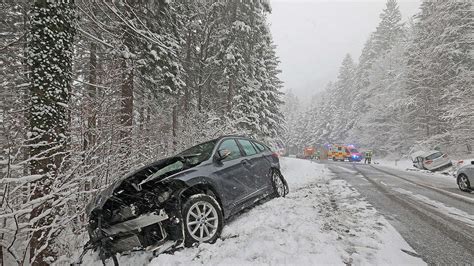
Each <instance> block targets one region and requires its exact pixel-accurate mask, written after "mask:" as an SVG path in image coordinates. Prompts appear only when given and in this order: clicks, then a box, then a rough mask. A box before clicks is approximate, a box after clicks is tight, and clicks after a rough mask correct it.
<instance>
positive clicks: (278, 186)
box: [271, 169, 289, 197]
mask: <svg viewBox="0 0 474 266" xmlns="http://www.w3.org/2000/svg"><path fill="white" fill-rule="evenodd" d="M271 178H272V185H273V191H274V194H273V195H274V196H275V197H285V196H286V194H288V190H289V189H288V184H287V183H286V180H285V178H284V177H283V175H282V174H281V173H280V171H278V170H276V169H272V170H271Z"/></svg>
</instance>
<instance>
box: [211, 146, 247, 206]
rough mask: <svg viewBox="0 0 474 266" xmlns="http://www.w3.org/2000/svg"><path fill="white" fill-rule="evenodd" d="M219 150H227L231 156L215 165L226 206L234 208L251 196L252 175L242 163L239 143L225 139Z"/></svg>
mask: <svg viewBox="0 0 474 266" xmlns="http://www.w3.org/2000/svg"><path fill="white" fill-rule="evenodd" d="M219 150H227V151H229V152H230V155H229V156H228V157H227V158H225V159H223V160H222V161H220V162H216V163H215V165H216V166H215V167H216V170H215V172H214V175H215V179H216V182H217V183H218V184H219V188H220V190H221V194H222V197H224V201H225V203H224V204H225V205H227V207H230V208H233V207H235V206H236V205H238V204H239V203H241V202H242V201H244V200H245V198H247V197H248V196H249V194H250V193H251V192H252V190H251V188H252V186H253V185H252V184H249V178H250V177H249V176H250V173H249V170H248V169H247V168H246V167H244V164H243V163H242V160H243V159H244V158H243V153H242V151H241V149H240V147H239V146H238V145H237V142H236V141H235V140H234V139H224V140H223V141H222V142H221V143H220V144H219V146H218V148H217V151H219Z"/></svg>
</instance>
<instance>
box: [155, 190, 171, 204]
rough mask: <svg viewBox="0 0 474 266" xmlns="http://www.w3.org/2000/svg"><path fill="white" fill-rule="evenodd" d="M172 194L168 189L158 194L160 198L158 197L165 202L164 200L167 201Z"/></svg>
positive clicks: (159, 200) (161, 201) (160, 201)
mask: <svg viewBox="0 0 474 266" xmlns="http://www.w3.org/2000/svg"><path fill="white" fill-rule="evenodd" d="M170 195H171V194H170V193H169V192H168V191H165V192H162V193H160V195H158V198H157V199H158V202H159V203H163V202H165V201H167V200H168V199H169V198H170Z"/></svg>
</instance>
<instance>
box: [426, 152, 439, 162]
mask: <svg viewBox="0 0 474 266" xmlns="http://www.w3.org/2000/svg"><path fill="white" fill-rule="evenodd" d="M441 156H443V153H442V152H435V153H433V154H431V155H428V156H426V160H433V159H436V158H439V157H441Z"/></svg>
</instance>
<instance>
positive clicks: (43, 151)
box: [28, 0, 75, 265]
mask: <svg viewBox="0 0 474 266" xmlns="http://www.w3.org/2000/svg"><path fill="white" fill-rule="evenodd" d="M73 7H74V3H73V1H59V2H58V1H47V0H36V1H34V3H33V7H32V12H31V14H32V19H31V20H30V21H31V28H30V38H29V40H28V42H29V54H28V58H29V60H28V62H29V66H30V70H31V74H30V77H31V78H30V80H31V87H30V94H31V102H32V105H31V107H30V110H29V116H28V117H29V121H30V131H31V135H32V136H33V137H34V139H33V140H32V141H30V144H31V150H30V158H31V159H32V160H31V163H30V168H31V174H33V175H41V176H42V178H40V179H39V180H37V181H35V182H33V184H32V186H33V193H32V195H31V199H30V200H38V202H39V203H40V204H38V205H36V207H35V208H34V209H33V211H32V212H31V216H30V222H31V223H32V230H33V233H32V236H31V241H30V263H31V264H32V265H47V264H49V262H53V261H54V259H55V258H56V253H55V251H54V250H53V248H52V246H51V242H52V240H53V239H54V237H55V235H56V233H55V230H56V228H53V227H52V226H54V225H53V221H54V220H55V215H56V212H57V211H56V210H55V208H54V207H55V206H52V202H53V201H54V200H55V199H54V198H53V199H49V200H41V198H43V197H44V196H45V195H49V194H51V192H52V191H51V189H52V187H53V182H54V179H55V178H57V176H58V172H59V170H60V169H59V167H60V166H61V164H62V161H63V159H64V153H65V146H66V141H67V136H66V135H67V129H68V124H69V113H68V110H67V104H68V103H69V97H70V96H69V92H70V82H71V70H72V63H71V61H72V52H73V51H72V45H73V39H74V33H75V32H74V23H75V22H74V8H73ZM45 77H49V78H45ZM45 212H48V213H45Z"/></svg>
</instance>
